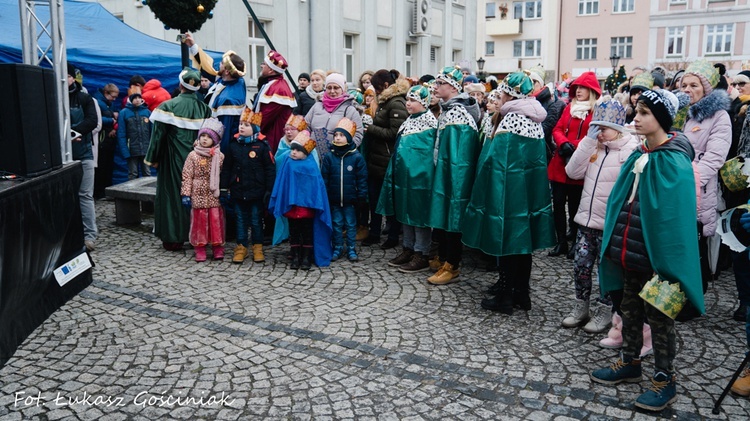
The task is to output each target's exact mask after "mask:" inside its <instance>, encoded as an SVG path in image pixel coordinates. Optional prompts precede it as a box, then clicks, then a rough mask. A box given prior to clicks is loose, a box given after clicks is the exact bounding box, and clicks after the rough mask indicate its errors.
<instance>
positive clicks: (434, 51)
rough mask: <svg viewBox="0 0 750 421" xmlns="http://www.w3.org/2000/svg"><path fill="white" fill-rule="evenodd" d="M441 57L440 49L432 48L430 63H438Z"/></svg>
mask: <svg viewBox="0 0 750 421" xmlns="http://www.w3.org/2000/svg"><path fill="white" fill-rule="evenodd" d="M439 55H440V47H436V46H434V45H433V46H431V47H430V63H437V58H438V56H439Z"/></svg>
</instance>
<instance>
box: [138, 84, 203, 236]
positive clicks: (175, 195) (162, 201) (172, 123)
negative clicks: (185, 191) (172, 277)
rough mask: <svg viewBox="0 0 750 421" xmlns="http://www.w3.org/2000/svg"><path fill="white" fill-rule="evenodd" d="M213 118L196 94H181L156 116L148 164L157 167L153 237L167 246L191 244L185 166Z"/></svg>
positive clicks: (164, 106)
mask: <svg viewBox="0 0 750 421" xmlns="http://www.w3.org/2000/svg"><path fill="white" fill-rule="evenodd" d="M208 117H211V109H210V108H208V105H206V104H204V103H203V102H201V101H198V99H197V98H196V96H195V94H194V93H182V94H180V95H179V96H177V97H176V98H174V99H171V100H169V101H166V102H163V103H162V104H161V105H159V106H158V107H157V108H156V109H155V110H154V112H153V113H151V121H152V122H153V124H154V128H153V131H152V132H151V143H150V144H149V147H148V151H147V152H146V158H145V159H144V160H145V161H146V162H147V163H156V164H158V167H157V168H158V170H159V173H158V175H157V178H156V199H155V201H154V234H155V235H156V236H157V237H159V238H160V239H161V240H162V241H164V242H168V243H182V242H185V241H188V233H189V230H190V210H189V209H187V208H185V207H184V206H182V201H181V199H182V198H181V197H180V187H181V185H182V166H183V165H184V164H185V159H187V156H188V154H189V153H190V151H192V150H193V142H194V141H195V139H197V137H198V130H199V129H200V127H201V124H203V120H204V119H206V118H208Z"/></svg>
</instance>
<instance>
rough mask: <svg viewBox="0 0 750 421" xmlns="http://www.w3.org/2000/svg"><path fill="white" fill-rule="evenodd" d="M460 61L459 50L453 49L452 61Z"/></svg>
mask: <svg viewBox="0 0 750 421" xmlns="http://www.w3.org/2000/svg"><path fill="white" fill-rule="evenodd" d="M460 61H461V50H453V62H454V63H458V62H460Z"/></svg>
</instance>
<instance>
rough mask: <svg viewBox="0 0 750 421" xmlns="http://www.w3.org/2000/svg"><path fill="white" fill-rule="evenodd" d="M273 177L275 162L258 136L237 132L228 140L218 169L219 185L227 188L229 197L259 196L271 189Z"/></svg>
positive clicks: (240, 198)
mask: <svg viewBox="0 0 750 421" xmlns="http://www.w3.org/2000/svg"><path fill="white" fill-rule="evenodd" d="M246 140H249V141H246ZM275 179H276V163H275V162H274V158H273V154H272V153H271V147H270V146H269V145H268V143H266V141H265V140H263V138H262V137H259V136H257V135H256V136H253V138H251V139H247V138H244V137H241V136H240V137H238V138H237V139H233V140H232V142H230V143H229V148H228V149H227V152H226V153H225V154H224V166H223V168H222V169H221V188H222V189H229V192H230V194H231V195H232V199H238V200H263V199H264V198H265V196H266V193H268V194H271V191H273V183H274V180H275Z"/></svg>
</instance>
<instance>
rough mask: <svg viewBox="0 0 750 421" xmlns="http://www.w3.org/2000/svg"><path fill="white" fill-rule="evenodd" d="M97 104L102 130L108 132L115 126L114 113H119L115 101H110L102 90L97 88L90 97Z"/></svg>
mask: <svg viewBox="0 0 750 421" xmlns="http://www.w3.org/2000/svg"><path fill="white" fill-rule="evenodd" d="M91 97H92V98H94V99H95V100H96V102H98V103H99V110H101V113H102V130H104V131H105V132H109V131H110V130H112V129H113V128H114V126H115V121H117V119H116V118H115V113H116V112H119V111H120V106H119V104H118V102H117V101H110V100H108V99H107V98H106V97H105V96H104V89H103V88H99V89H97V90H96V92H94V93H93V94H92V95H91Z"/></svg>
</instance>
